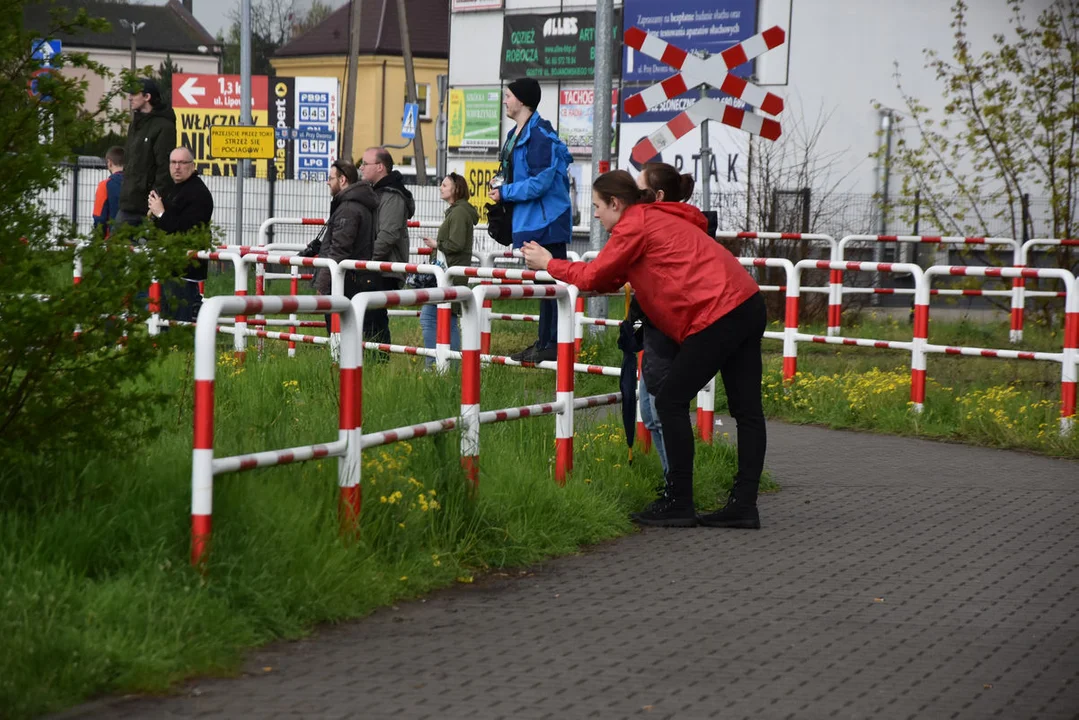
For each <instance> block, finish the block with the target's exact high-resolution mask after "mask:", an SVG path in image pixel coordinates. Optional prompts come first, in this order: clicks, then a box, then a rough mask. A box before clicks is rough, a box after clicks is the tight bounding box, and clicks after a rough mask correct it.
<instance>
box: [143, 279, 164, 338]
mask: <svg viewBox="0 0 1079 720" xmlns="http://www.w3.org/2000/svg"><path fill="white" fill-rule="evenodd" d="M149 306H150V320H149V322H147V323H146V329H147V332H149V334H150V337H154V336H155V335H157V334H158V333H160V332H161V283H159V282H158V281H157V278H153V279H151V280H150V303H149Z"/></svg>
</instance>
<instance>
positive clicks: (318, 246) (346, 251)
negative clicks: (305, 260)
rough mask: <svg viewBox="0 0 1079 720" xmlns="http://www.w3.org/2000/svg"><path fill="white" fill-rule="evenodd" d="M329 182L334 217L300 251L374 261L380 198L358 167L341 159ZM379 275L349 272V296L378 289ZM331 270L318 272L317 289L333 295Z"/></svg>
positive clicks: (346, 290)
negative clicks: (361, 177)
mask: <svg viewBox="0 0 1079 720" xmlns="http://www.w3.org/2000/svg"><path fill="white" fill-rule="evenodd" d="M326 185H327V186H328V187H329V188H330V197H331V200H330V219H329V220H327V221H326V225H325V228H324V230H323V232H321V233H319V236H318V237H317V238H315V239H314V240H312V241H311V243H310V244H308V246H307V247H306V248H305V249H304V250H303V252H301V253H300V255H302V256H303V257H315V256H318V257H322V258H328V259H330V260H333V261H334V262H341V261H342V260H370V259H371V258H372V253H373V252H374V243H375V212H376V211H377V210H378V198H377V197H376V196H375V191H374V190H373V189H372V188H371V186H370V185H369V184H367V183H365V182H360V179H359V173H358V172H357V171H356V166H355V165H353V164H352V163H350V162H346V161H344V160H338V161H337V162H335V163H334V164H333V165H332V166H331V167H330V174H329V179H328V180H327V181H326ZM376 278H377V275H376V274H375V273H368V272H355V271H349V272H346V273H345V287H344V293H345V297H348V298H351V297H352V296H353V295H355V294H356V293H357V292H361V291H363V290H374V289H375V284H376ZM330 280H331V278H330V273H329V271H328V270H326V269H325V268H319V269H318V270H317V271H316V273H315V289H316V290H317V291H318V293H319V294H320V295H329V294H330V291H331V287H330Z"/></svg>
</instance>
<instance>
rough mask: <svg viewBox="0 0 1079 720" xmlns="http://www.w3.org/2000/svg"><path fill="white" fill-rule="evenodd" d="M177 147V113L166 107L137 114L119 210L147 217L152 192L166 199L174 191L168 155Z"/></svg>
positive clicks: (126, 155)
mask: <svg viewBox="0 0 1079 720" xmlns="http://www.w3.org/2000/svg"><path fill="white" fill-rule="evenodd" d="M175 147H176V113H174V112H173V111H172V108H170V107H168V106H167V105H166V106H162V107H158V108H154V109H153V110H152V111H150V112H148V113H135V119H134V120H132V121H131V127H129V128H128V130H127V144H126V145H124V184H123V185H122V186H121V187H120V209H121V210H124V211H126V212H130V213H134V214H136V215H145V214H146V211H147V202H148V200H147V198H148V197H149V195H150V191H151V190H157V194H158V195H160V196H161V197H165V195H166V194H168V191H169V190H170V189H171V188H172V176H170V175H169V153H171V152H172V151H173V149H174V148H175Z"/></svg>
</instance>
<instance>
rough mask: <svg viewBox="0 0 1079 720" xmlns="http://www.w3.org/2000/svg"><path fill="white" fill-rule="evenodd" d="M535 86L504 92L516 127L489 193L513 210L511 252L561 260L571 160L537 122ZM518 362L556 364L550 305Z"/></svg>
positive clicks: (522, 84) (517, 84)
mask: <svg viewBox="0 0 1079 720" xmlns="http://www.w3.org/2000/svg"><path fill="white" fill-rule="evenodd" d="M539 102H540V86H539V83H538V82H536V81H535V80H533V79H532V78H520V79H519V80H514V81H513V82H511V83H510V84H509V85H507V86H506V90H505V92H504V93H503V99H502V104H503V105H504V106H505V108H506V116H507V117H508V118H510V119H511V120H513V121H515V122H516V123H517V127H515V128H513V129H512V130H510V132H509V135H507V137H506V143H505V144H504V145H503V146H502V154H501V157H500V160H501V162H502V168H503V175H504V180H505V182H504V184H503V185H501V186H500V187H495V188H492V189H491V192H490V198H491V200H492V201H494V202H505V203H508V204H510V205H512V207H513V248H514V250H517V249H520V247H521V246H522V245H524V244H525V243H527V242H537V243H539V244H540V245H543V246H544V247H545V248H546V249H547V250H548V251H550V253H551V256H552V257H556V258H560V259H563V260H564V259H565V258H566V250H567V248H568V247H569V242H570V240H571V239H572V235H573V209H572V205H571V204H570V197H569V170H568V168H569V164H570V163H571V162H573V158H572V157H571V156H570V154H569V150H568V149H567V148H566V145H565V143H563V142H562V141H561V140H559V139H558V133H557V132H555V130H554V128H552V127H551V124H550V123H549V122H547V121H546V120H544V119H543V118H542V117H540V115H539V113H537V112H536V107H538V106H539ZM510 357H511V358H512V359H513V360H518V361H521V362H541V361H543V360H556V359H557V358H558V308H557V305H556V303H555V301H554V300H543V301H541V302H540V317H539V339H538V340H536V344H535V345H533V346H531V347H529V348H525V349H524V350H522V351H521V352H519V353H515V354H514V355H511V356H510Z"/></svg>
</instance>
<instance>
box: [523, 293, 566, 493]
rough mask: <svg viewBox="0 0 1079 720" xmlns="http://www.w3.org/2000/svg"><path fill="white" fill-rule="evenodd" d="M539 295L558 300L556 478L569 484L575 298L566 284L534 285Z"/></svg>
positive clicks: (562, 482) (561, 483) (560, 483)
mask: <svg viewBox="0 0 1079 720" xmlns="http://www.w3.org/2000/svg"><path fill="white" fill-rule="evenodd" d="M532 287H533V289H534V290H536V291H537V292H536V293H535V294H536V295H540V296H542V295H548V296H550V295H555V296H556V298H557V300H558V369H557V370H556V371H555V372H556V376H557V380H556V384H557V387H556V396H555V399H556V400H557V401H558V402H559V403H560V404H561V410H559V411H558V413H556V414H555V481H556V482H558V484H559V485H565V484H566V476H567V475H568V474H569V473H570V471H572V470H573V381H574V373H573V361H574V357H575V356H574V352H573V313H574V304H575V303H574V299H573V298H571V297H570V293H569V291H568V289H567V288H566V287H565V286H553V287H552V286H549V285H548V286H544V285H538V286H535V285H534V286H532Z"/></svg>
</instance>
